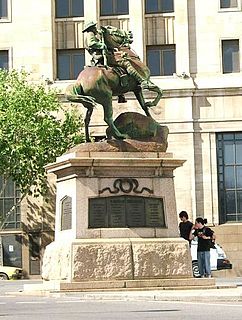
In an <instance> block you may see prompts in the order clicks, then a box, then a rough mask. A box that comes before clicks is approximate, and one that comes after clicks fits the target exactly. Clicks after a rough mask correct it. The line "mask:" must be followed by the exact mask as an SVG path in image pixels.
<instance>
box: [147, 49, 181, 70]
mask: <svg viewBox="0 0 242 320" xmlns="http://www.w3.org/2000/svg"><path fill="white" fill-rule="evenodd" d="M147 65H148V67H149V69H150V72H151V75H152V76H170V75H173V73H175V72H176V49H175V45H162V46H149V47H147Z"/></svg>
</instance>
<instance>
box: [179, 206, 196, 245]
mask: <svg viewBox="0 0 242 320" xmlns="http://www.w3.org/2000/svg"><path fill="white" fill-rule="evenodd" d="M179 218H180V219H181V222H180V223H179V230H180V236H181V237H182V238H184V239H185V240H187V241H189V243H190V242H191V241H190V239H189V236H190V232H191V230H192V227H193V223H192V222H191V221H189V220H188V214H187V212H186V211H181V212H180V213H179Z"/></svg>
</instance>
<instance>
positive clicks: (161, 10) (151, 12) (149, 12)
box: [144, 0, 175, 14]
mask: <svg viewBox="0 0 242 320" xmlns="http://www.w3.org/2000/svg"><path fill="white" fill-rule="evenodd" d="M148 1H149V0H145V3H144V8H145V14H155V13H174V11H175V7H174V0H170V1H171V2H172V7H173V8H172V10H163V9H162V3H163V1H164V0H155V1H156V2H157V8H158V10H157V11H148V10H147V9H148V8H147V5H148V3H149V2H148Z"/></svg>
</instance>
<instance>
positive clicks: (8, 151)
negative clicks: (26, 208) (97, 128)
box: [0, 69, 84, 198]
mask: <svg viewBox="0 0 242 320" xmlns="http://www.w3.org/2000/svg"><path fill="white" fill-rule="evenodd" d="M60 113H61V119H60V117H59V118H57V115H59V114H60ZM82 127H83V122H82V118H81V116H80V115H78V113H77V111H76V110H74V109H73V108H72V110H69V111H68V110H64V108H63V107H62V104H61V102H60V101H59V99H58V94H57V92H56V91H55V90H53V89H52V90H51V89H49V88H47V86H46V85H45V84H44V83H39V84H34V83H31V82H29V81H28V75H27V74H26V73H25V72H23V71H22V72H17V71H16V70H12V71H6V70H1V69H0V175H4V177H5V178H9V177H11V179H12V180H13V181H15V182H16V184H17V185H18V187H19V189H20V192H21V194H22V198H23V197H24V196H25V195H27V194H31V193H33V195H34V196H38V195H39V194H42V195H44V194H45V192H46V188H47V177H46V172H45V169H44V166H45V165H46V164H48V163H50V162H54V161H55V159H56V157H57V156H60V155H61V154H63V153H64V152H65V151H66V150H67V149H69V148H71V147H72V146H74V145H76V144H78V143H81V142H83V141H84V136H83V134H82V133H81V129H82ZM0 192H1V191H0Z"/></svg>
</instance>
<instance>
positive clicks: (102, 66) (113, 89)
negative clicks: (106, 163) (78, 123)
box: [66, 22, 162, 142]
mask: <svg viewBox="0 0 242 320" xmlns="http://www.w3.org/2000/svg"><path fill="white" fill-rule="evenodd" d="M83 32H87V34H88V37H87V38H86V49H87V50H88V52H89V53H90V54H91V55H92V57H93V58H92V66H87V67H85V69H84V70H82V71H81V73H80V74H79V76H78V78H77V80H76V82H75V84H74V85H69V86H68V87H67V89H66V98H67V100H69V101H72V102H78V103H82V104H83V106H84V107H86V108H87V112H86V117H85V135H86V141H87V142H88V141H90V136H89V123H90V119H91V115H92V112H93V108H94V106H97V105H98V104H101V105H102V106H103V110H104V121H105V122H106V123H107V125H108V127H109V132H111V135H112V136H113V137H114V138H116V139H125V138H128V136H127V135H125V134H122V133H121V132H120V131H119V130H118V128H117V127H116V126H115V124H114V121H113V107H112V97H113V96H119V98H121V99H122V97H124V96H123V94H124V93H126V92H129V91H132V92H134V94H135V96H136V98H137V100H138V102H139V104H140V106H141V107H142V109H143V110H144V112H145V114H146V115H147V116H148V117H151V115H150V113H149V108H150V107H153V106H156V105H157V104H158V102H159V101H160V99H161V96H162V91H161V89H160V88H159V87H158V86H156V85H155V84H154V83H152V82H151V81H150V70H149V68H148V67H147V66H146V65H144V63H143V62H142V61H141V60H140V58H139V57H138V56H137V54H136V53H135V52H134V51H133V50H132V49H131V48H130V43H132V40H133V39H132V33H131V32H126V31H123V30H120V29H117V28H115V27H111V26H105V27H101V30H100V31H99V30H97V28H96V23H95V22H90V23H88V24H87V25H86V27H85V28H84V30H83ZM143 89H147V90H149V91H154V92H156V94H157V95H156V97H155V99H154V100H153V101H149V102H145V100H144V97H143V92H142V91H143Z"/></svg>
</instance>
